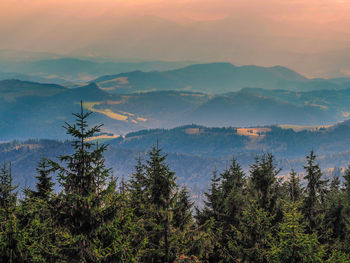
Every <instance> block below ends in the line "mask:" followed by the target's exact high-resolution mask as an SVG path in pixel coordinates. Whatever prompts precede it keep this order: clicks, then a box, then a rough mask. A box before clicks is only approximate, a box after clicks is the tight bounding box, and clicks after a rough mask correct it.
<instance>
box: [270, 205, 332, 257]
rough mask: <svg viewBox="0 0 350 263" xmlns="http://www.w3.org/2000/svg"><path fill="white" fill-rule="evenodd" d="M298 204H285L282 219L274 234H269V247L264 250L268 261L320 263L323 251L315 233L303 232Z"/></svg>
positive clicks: (303, 226)
mask: <svg viewBox="0 0 350 263" xmlns="http://www.w3.org/2000/svg"><path fill="white" fill-rule="evenodd" d="M298 209H299V208H298V204H297V203H296V202H292V203H289V204H286V207H285V210H284V217H283V221H282V222H281V223H279V224H278V229H279V230H278V232H277V235H276V236H270V237H269V242H270V244H271V248H270V249H269V250H268V251H267V252H266V254H267V257H268V260H269V261H268V262H276V263H279V262H280V263H285V262H288V263H307V262H309V263H317V262H319V263H321V262H324V260H323V257H324V255H325V251H324V249H323V248H322V246H320V243H319V241H318V239H317V236H316V234H307V233H305V225H304V223H303V216H302V214H301V213H300V212H299V211H298Z"/></svg>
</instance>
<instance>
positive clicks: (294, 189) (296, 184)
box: [287, 169, 303, 202]
mask: <svg viewBox="0 0 350 263" xmlns="http://www.w3.org/2000/svg"><path fill="white" fill-rule="evenodd" d="M287 191H288V197H289V200H290V201H291V202H297V201H299V200H300V199H301V198H302V193H303V189H302V187H301V185H300V178H299V176H298V175H297V173H296V172H295V171H294V169H292V171H291V172H290V179H289V181H288V182H287Z"/></svg>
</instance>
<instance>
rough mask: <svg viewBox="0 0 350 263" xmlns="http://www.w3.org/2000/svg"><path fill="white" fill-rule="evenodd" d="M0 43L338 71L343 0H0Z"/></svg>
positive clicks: (346, 36) (343, 47) (348, 40)
mask: <svg viewBox="0 0 350 263" xmlns="http://www.w3.org/2000/svg"><path fill="white" fill-rule="evenodd" d="M0 49H15V50H26V51H45V52H51V53H59V54H67V55H79V56H103V57H111V58H124V59H128V58H130V59H141V60H142V59H143V60H146V59H160V60H197V61H212V60H226V61H230V62H233V63H236V64H262V65H271V64H283V65H288V66H292V67H296V65H298V63H299V64H300V63H304V64H305V63H310V67H312V65H315V64H317V63H318V62H317V61H316V60H317V58H314V57H315V56H316V55H317V54H321V53H322V56H326V57H327V56H331V54H336V56H334V58H333V60H336V61H334V63H335V62H336V63H338V64H339V63H341V64H342V66H341V67H342V68H341V70H344V71H346V70H349V69H350V66H348V65H347V62H345V58H344V62H343V61H340V62H339V61H338V60H341V58H342V57H344V54H345V53H346V54H348V53H349V52H348V51H349V50H350V0H2V1H1V2H0ZM342 52H343V53H344V54H343V53H342ZM305 57H310V61H312V62H309V61H304V60H303V59H305ZM319 57H320V56H318V58H319ZM311 58H312V59H311ZM301 60H303V61H301ZM311 64H312V65H311ZM339 67H340V66H339ZM301 69H302V68H301ZM302 70H305V69H302ZM339 70H340V69H339ZM316 71H317V69H314V73H315V72H316ZM310 72H311V71H310Z"/></svg>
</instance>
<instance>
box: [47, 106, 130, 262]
mask: <svg viewBox="0 0 350 263" xmlns="http://www.w3.org/2000/svg"><path fill="white" fill-rule="evenodd" d="M90 114H91V112H87V113H85V112H84V110H83V104H82V103H81V111H80V113H76V114H73V115H74V116H75V117H76V124H74V125H70V124H69V123H66V126H65V129H66V131H67V134H70V135H72V136H73V138H74V139H73V142H72V146H73V148H74V153H73V154H71V155H65V156H61V157H59V159H60V162H62V163H63V165H61V164H59V163H56V162H53V161H51V165H52V167H53V168H54V169H55V170H57V171H58V179H59V182H60V184H61V186H62V188H63V191H62V193H61V194H60V195H59V201H58V204H57V206H58V207H57V211H58V215H57V218H58V219H59V220H60V221H59V223H60V225H61V226H64V227H66V228H67V229H68V231H69V233H70V235H71V244H70V245H69V247H67V249H66V251H65V253H66V254H67V255H68V256H69V257H71V261H72V262H99V261H102V262H104V261H106V260H111V259H113V260H116V259H118V258H119V260H121V258H123V260H125V261H131V260H132V258H133V255H132V254H128V253H131V252H130V251H129V250H128V249H130V250H131V248H127V247H125V245H127V244H128V243H127V242H125V241H124V240H123V238H122V236H121V232H122V231H123V228H122V227H124V225H123V224H126V226H125V227H131V226H130V224H131V222H130V221H126V220H128V218H129V217H128V216H127V214H124V215H123V217H122V218H120V217H118V216H117V215H118V214H117V213H118V212H119V211H118V208H120V207H118V205H117V203H116V202H117V200H118V198H115V197H114V196H115V194H114V192H115V188H113V187H112V186H108V182H110V183H112V184H113V182H112V181H111V180H110V179H111V177H112V175H111V173H110V169H107V168H106V167H105V164H104V163H105V159H104V155H103V154H104V152H105V150H106V145H99V144H98V143H95V142H93V141H90V138H91V137H93V136H94V135H95V134H96V133H98V132H100V128H101V126H102V125H99V126H94V127H92V128H89V127H88V124H87V118H88V117H89V116H90ZM124 212H127V211H124ZM123 218H124V219H125V220H124V221H123ZM116 220H117V221H116ZM118 227H120V228H121V229H118ZM106 230H108V231H106ZM111 232H114V235H115V236H114V237H113V238H114V240H109V241H108V242H105V241H104V240H103V239H108V236H106V235H107V234H108V233H111Z"/></svg>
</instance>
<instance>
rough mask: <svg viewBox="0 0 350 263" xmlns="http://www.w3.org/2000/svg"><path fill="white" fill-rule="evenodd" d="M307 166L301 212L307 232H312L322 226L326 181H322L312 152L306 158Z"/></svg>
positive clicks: (305, 167)
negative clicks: (306, 225) (307, 228)
mask: <svg viewBox="0 0 350 263" xmlns="http://www.w3.org/2000/svg"><path fill="white" fill-rule="evenodd" d="M306 161H307V164H306V166H304V169H305V173H306V175H305V177H304V179H306V181H307V185H306V188H305V192H306V197H305V199H304V206H303V212H304V215H305V219H306V220H307V222H308V227H309V231H313V230H315V229H316V227H317V226H320V225H321V224H322V222H321V214H322V207H321V205H322V204H323V203H324V201H325V194H326V191H327V183H328V180H323V179H322V172H321V169H320V167H319V165H318V164H317V163H316V156H315V154H314V152H313V151H311V152H310V155H308V156H306Z"/></svg>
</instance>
